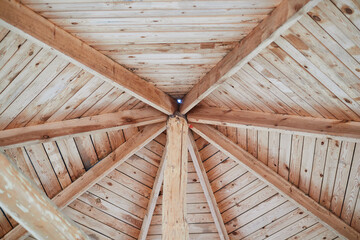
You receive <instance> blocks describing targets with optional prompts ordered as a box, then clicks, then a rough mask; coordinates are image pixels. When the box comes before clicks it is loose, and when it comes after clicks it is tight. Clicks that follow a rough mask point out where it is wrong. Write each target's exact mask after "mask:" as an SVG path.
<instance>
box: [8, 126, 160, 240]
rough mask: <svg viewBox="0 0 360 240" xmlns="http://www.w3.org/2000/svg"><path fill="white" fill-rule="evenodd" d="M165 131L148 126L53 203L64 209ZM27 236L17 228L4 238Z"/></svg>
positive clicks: (58, 195) (64, 191) (66, 189)
mask: <svg viewBox="0 0 360 240" xmlns="http://www.w3.org/2000/svg"><path fill="white" fill-rule="evenodd" d="M164 130H165V124H164V123H157V124H154V125H149V126H146V127H145V128H144V129H142V130H141V131H140V132H138V133H137V134H135V135H134V136H133V137H132V138H130V139H128V140H127V141H126V142H125V143H124V144H122V145H120V146H119V147H118V148H117V149H116V150H115V151H114V152H112V153H111V154H109V155H108V156H107V157H106V158H104V159H103V160H101V162H99V163H98V164H96V165H95V166H94V167H92V168H91V169H90V170H88V171H87V172H86V173H85V174H84V175H82V176H81V177H80V178H78V179H77V180H76V181H75V182H73V183H72V184H71V185H69V186H68V187H67V188H65V189H64V190H63V191H62V192H60V193H59V194H57V195H56V196H55V197H54V198H53V199H52V201H53V202H54V203H55V204H56V205H57V206H58V207H59V208H61V209H62V208H64V207H66V206H67V205H68V204H70V203H71V202H72V201H74V200H75V199H76V198H78V197H79V196H80V195H81V194H83V193H84V192H85V191H86V190H87V189H89V188H90V187H91V186H93V185H94V184H95V183H96V182H97V181H99V180H100V179H102V178H103V177H104V176H106V175H108V174H109V173H110V172H111V171H113V170H114V169H115V168H116V167H118V166H119V165H121V164H122V163H124V162H125V161H126V160H127V159H128V158H129V157H130V156H131V155H133V154H134V153H135V152H137V151H138V150H139V149H141V148H142V147H144V146H145V145H146V144H148V143H149V142H150V141H151V140H152V139H154V138H155V137H156V136H158V135H159V134H160V133H161V132H163V131H164ZM24 234H26V230H25V229H24V228H22V227H21V226H17V227H16V228H14V229H13V230H12V231H10V232H9V233H8V234H6V236H5V237H4V240H11V239H18V238H20V237H21V236H23V235H24Z"/></svg>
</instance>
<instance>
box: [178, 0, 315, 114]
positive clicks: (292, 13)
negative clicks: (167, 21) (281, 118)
mask: <svg viewBox="0 0 360 240" xmlns="http://www.w3.org/2000/svg"><path fill="white" fill-rule="evenodd" d="M320 1H321V0H293V1H291V0H284V1H282V2H281V3H280V4H279V6H277V7H276V8H275V9H274V10H273V11H272V13H271V14H270V15H269V16H268V17H267V18H265V19H264V20H263V21H262V22H261V23H260V24H259V25H258V26H256V27H255V28H254V29H253V31H252V32H250V33H249V34H248V35H247V36H246V37H245V38H244V39H243V40H241V41H240V42H239V43H238V44H237V45H236V46H235V47H234V49H233V50H232V51H231V52H230V53H228V54H227V55H226V56H225V57H224V58H223V59H222V60H221V61H220V62H218V63H217V64H216V65H215V67H213V68H212V69H211V70H210V71H209V72H208V73H207V74H206V75H205V76H204V77H203V78H202V79H201V80H200V81H199V82H198V83H197V84H196V85H195V86H194V87H193V88H192V89H191V90H190V92H189V93H188V94H187V95H186V96H185V98H184V101H183V104H182V105H181V106H180V112H181V113H183V114H185V113H187V112H188V111H190V110H191V109H192V108H193V107H194V106H195V105H197V104H198V103H199V102H200V101H201V100H202V99H204V98H205V97H206V96H207V95H209V94H210V93H211V92H213V91H214V90H215V89H216V88H217V87H218V86H219V85H220V84H221V83H223V82H224V81H226V80H227V79H228V78H229V77H231V76H232V75H233V74H235V73H236V72H238V71H239V70H240V69H241V68H242V67H243V66H244V65H245V64H246V63H248V62H249V61H250V60H251V59H252V58H253V57H255V56H256V55H257V54H258V53H260V52H261V51H262V50H263V49H265V48H266V47H267V46H268V45H269V44H270V43H271V42H272V41H274V40H275V39H276V38H277V37H278V36H280V34H281V33H283V32H284V31H286V30H287V29H288V28H289V27H291V25H292V24H294V23H295V22H296V21H297V20H298V19H300V17H301V16H302V15H303V14H305V13H306V12H308V11H309V10H311V9H312V8H313V7H314V6H316V4H318V3H319V2H320Z"/></svg>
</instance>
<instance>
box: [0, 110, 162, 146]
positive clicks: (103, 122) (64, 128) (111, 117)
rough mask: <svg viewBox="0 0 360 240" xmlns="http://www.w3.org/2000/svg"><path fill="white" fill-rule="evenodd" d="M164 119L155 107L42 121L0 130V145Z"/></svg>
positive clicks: (87, 132) (53, 139) (86, 132)
mask: <svg viewBox="0 0 360 240" xmlns="http://www.w3.org/2000/svg"><path fill="white" fill-rule="evenodd" d="M166 119H167V116H166V115H165V114H163V113H161V112H159V111H157V110H155V109H151V108H146V109H134V110H125V111H121V112H116V113H106V114H101V115H97V116H92V117H83V118H78V119H71V120H64V121H60V122H51V123H44V124H40V125H33V126H28V127H22V128H14V129H8V130H2V131H0V146H1V147H4V146H6V148H9V147H14V145H21V146H24V145H25V144H26V145H28V144H35V143H39V142H45V141H55V140H58V139H61V138H64V137H70V136H79V135H83V134H89V133H95V132H104V131H114V130H119V129H125V128H130V127H138V126H144V125H148V124H154V123H159V122H165V121H166Z"/></svg>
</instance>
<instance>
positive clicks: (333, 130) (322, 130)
mask: <svg viewBox="0 0 360 240" xmlns="http://www.w3.org/2000/svg"><path fill="white" fill-rule="evenodd" d="M187 118H188V120H189V122H196V123H203V124H212V125H222V126H232V127H242V128H244V127H245V128H256V129H270V130H275V131H286V132H288V133H296V134H300V135H313V136H322V137H323V136H324V135H325V136H330V137H336V138H340V139H346V140H348V141H360V122H356V121H344V120H337V119H325V118H313V117H302V116H295V115H285V114H275V113H264V112H253V111H246V110H228V109H221V108H210V107H196V108H194V109H193V110H192V111H191V112H189V113H188V116H187Z"/></svg>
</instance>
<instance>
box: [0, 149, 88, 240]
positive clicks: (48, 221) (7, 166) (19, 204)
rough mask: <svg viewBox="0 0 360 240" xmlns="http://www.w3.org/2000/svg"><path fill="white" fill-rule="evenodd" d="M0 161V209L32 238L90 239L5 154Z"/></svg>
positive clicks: (0, 157)
mask: <svg viewBox="0 0 360 240" xmlns="http://www.w3.org/2000/svg"><path fill="white" fill-rule="evenodd" d="M0 162H1V168H0V186H1V187H0V206H1V207H2V208H3V209H4V210H5V211H6V212H7V213H9V214H10V215H11V216H12V217H13V218H14V219H15V220H16V221H17V222H19V223H20V224H21V225H22V226H24V228H26V229H27V230H28V231H29V232H30V233H31V234H32V235H33V236H35V237H36V238H38V239H64V240H65V239H78V240H82V239H84V240H88V239H89V237H88V236H87V235H86V234H85V233H84V232H82V231H81V230H80V228H79V227H78V226H77V225H75V224H74V223H73V222H71V220H70V219H68V218H67V217H66V216H65V215H64V214H62V213H61V212H60V211H59V209H57V207H56V206H55V205H54V203H52V202H51V201H50V199H49V198H48V197H46V196H45V195H44V193H42V192H41V191H40V190H39V189H38V188H37V187H36V186H35V184H33V183H32V182H31V181H30V180H29V179H28V178H27V177H25V176H24V175H23V174H22V173H21V171H20V170H19V169H18V168H17V167H16V166H15V165H14V164H13V163H12V162H11V160H9V159H8V158H7V157H6V156H5V155H4V154H0ZM44 213H46V214H44Z"/></svg>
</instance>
